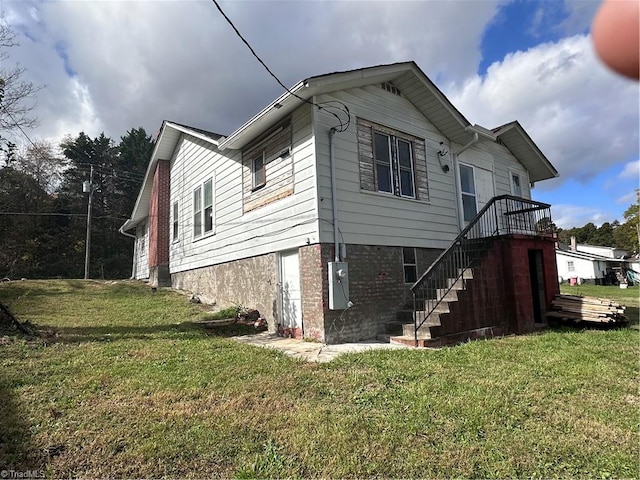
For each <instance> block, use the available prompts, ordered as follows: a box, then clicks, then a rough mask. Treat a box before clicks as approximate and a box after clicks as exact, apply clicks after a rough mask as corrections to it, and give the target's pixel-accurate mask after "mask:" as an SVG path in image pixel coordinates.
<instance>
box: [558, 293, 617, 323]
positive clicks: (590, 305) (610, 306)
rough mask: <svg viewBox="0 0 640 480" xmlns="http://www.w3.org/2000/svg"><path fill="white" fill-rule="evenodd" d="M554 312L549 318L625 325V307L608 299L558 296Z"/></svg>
mask: <svg viewBox="0 0 640 480" xmlns="http://www.w3.org/2000/svg"><path fill="white" fill-rule="evenodd" d="M551 305H552V307H553V310H552V311H551V312H549V313H547V317H552V318H559V319H562V320H570V321H573V322H576V323H577V322H594V323H607V324H625V323H628V322H629V320H628V319H627V317H625V316H624V310H625V306H624V305H620V304H619V303H615V302H613V301H612V300H608V299H606V298H595V297H580V296H578V295H556V297H555V298H554V299H553V301H552V302H551Z"/></svg>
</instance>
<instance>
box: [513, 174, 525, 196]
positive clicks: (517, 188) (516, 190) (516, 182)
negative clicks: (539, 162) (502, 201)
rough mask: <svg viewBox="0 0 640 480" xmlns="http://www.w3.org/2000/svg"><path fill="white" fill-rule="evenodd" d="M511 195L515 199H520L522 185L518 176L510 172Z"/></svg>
mask: <svg viewBox="0 0 640 480" xmlns="http://www.w3.org/2000/svg"><path fill="white" fill-rule="evenodd" d="M511 194H512V195H514V196H516V197H522V185H521V183H520V175H518V174H517V173H513V172H511Z"/></svg>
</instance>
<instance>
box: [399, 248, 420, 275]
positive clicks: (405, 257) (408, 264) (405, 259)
mask: <svg viewBox="0 0 640 480" xmlns="http://www.w3.org/2000/svg"><path fill="white" fill-rule="evenodd" d="M402 267H403V269H404V283H416V282H417V281H418V263H417V262H416V249H415V248H409V247H403V248H402Z"/></svg>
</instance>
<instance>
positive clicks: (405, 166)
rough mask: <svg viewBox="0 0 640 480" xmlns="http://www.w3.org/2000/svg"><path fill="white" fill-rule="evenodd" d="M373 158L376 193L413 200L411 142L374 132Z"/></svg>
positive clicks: (413, 182)
mask: <svg viewBox="0 0 640 480" xmlns="http://www.w3.org/2000/svg"><path fill="white" fill-rule="evenodd" d="M373 158H374V162H375V175H376V187H377V190H378V192H386V193H392V194H394V195H397V196H399V197H408V198H415V196H416V194H415V180H414V177H415V173H414V164H413V148H412V144H411V141H409V140H406V139H404V138H400V137H398V136H395V135H390V134H388V133H384V132H380V131H377V130H374V132H373Z"/></svg>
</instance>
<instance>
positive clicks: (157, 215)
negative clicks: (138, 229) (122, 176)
mask: <svg viewBox="0 0 640 480" xmlns="http://www.w3.org/2000/svg"><path fill="white" fill-rule="evenodd" d="M149 281H150V283H151V286H153V287H158V286H161V287H162V286H169V285H171V277H170V275H169V160H158V163H157V165H156V171H155V173H154V174H153V185H152V187H151V199H150V200H149Z"/></svg>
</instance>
